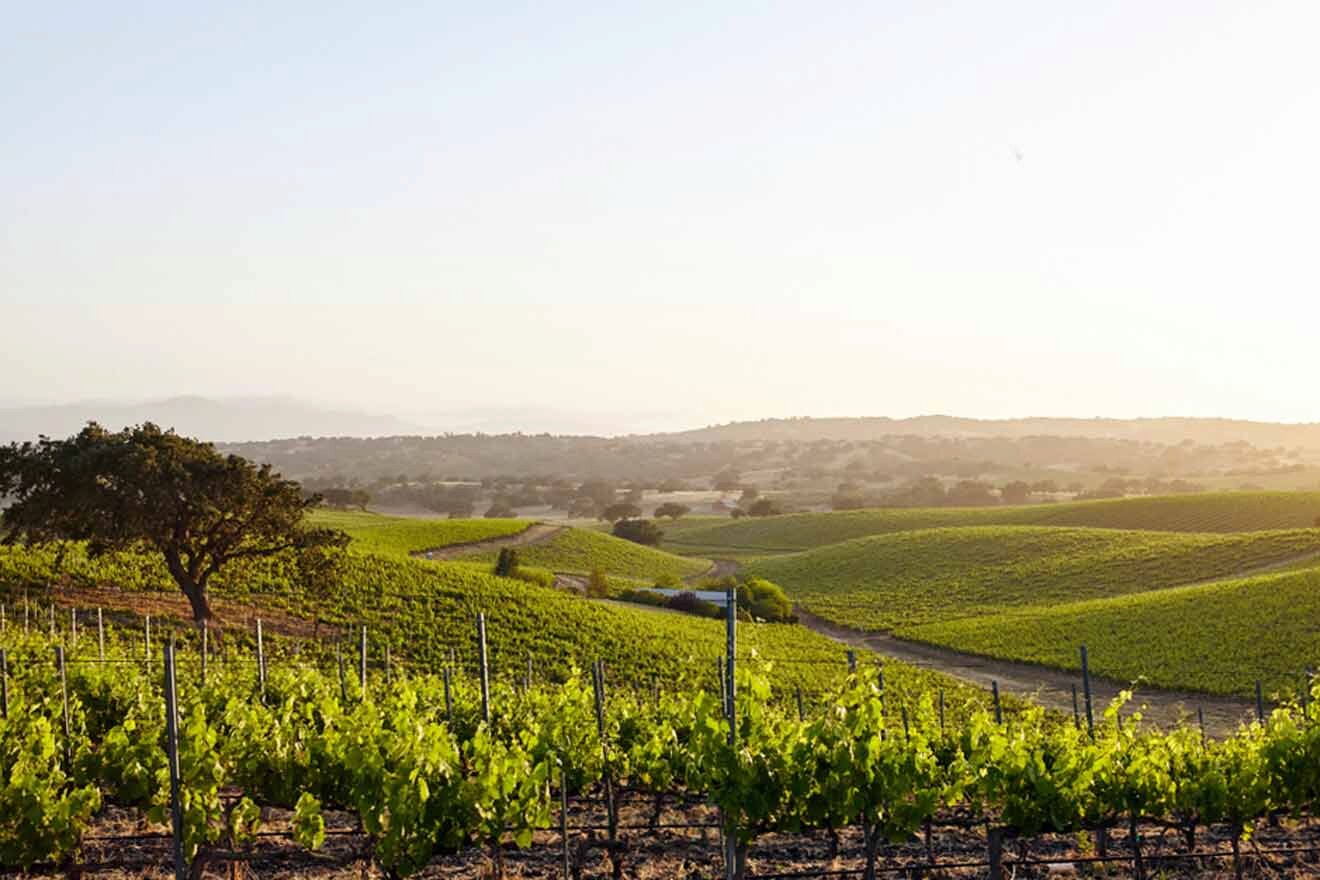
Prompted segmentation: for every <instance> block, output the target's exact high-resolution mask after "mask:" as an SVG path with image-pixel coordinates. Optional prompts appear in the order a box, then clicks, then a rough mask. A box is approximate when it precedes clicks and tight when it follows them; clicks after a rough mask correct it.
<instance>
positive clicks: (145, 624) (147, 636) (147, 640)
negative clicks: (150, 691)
mask: <svg viewBox="0 0 1320 880" xmlns="http://www.w3.org/2000/svg"><path fill="white" fill-rule="evenodd" d="M142 634H143V642H142V644H143V646H144V647H143V650H144V651H145V652H146V654H145V656H146V658H147V668H148V669H150V668H151V615H150V614H148V615H147V616H146V617H144V618H143V620H142Z"/></svg>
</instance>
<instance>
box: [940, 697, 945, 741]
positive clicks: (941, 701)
mask: <svg viewBox="0 0 1320 880" xmlns="http://www.w3.org/2000/svg"><path fill="white" fill-rule="evenodd" d="M943 732H944V688H940V733H943Z"/></svg>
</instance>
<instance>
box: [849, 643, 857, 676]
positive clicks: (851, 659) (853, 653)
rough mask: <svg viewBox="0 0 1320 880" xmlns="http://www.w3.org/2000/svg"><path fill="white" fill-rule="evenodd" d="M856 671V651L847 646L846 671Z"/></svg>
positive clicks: (850, 672)
mask: <svg viewBox="0 0 1320 880" xmlns="http://www.w3.org/2000/svg"><path fill="white" fill-rule="evenodd" d="M856 671H857V652H856V651H854V650H853V649H852V648H849V649H848V673H849V674H852V673H854V672H856Z"/></svg>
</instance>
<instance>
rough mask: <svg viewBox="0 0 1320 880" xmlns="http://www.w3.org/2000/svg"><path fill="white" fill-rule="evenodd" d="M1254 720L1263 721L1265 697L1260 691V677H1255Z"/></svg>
mask: <svg viewBox="0 0 1320 880" xmlns="http://www.w3.org/2000/svg"><path fill="white" fill-rule="evenodd" d="M1256 720H1257V721H1259V722H1260V723H1261V724H1264V723H1265V698H1264V696H1263V695H1262V694H1261V691H1260V679H1259V678H1258V679H1256Z"/></svg>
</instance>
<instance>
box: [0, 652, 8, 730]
mask: <svg viewBox="0 0 1320 880" xmlns="http://www.w3.org/2000/svg"><path fill="white" fill-rule="evenodd" d="M8 717H9V658H8V657H6V656H5V649H4V648H0V718H8Z"/></svg>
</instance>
